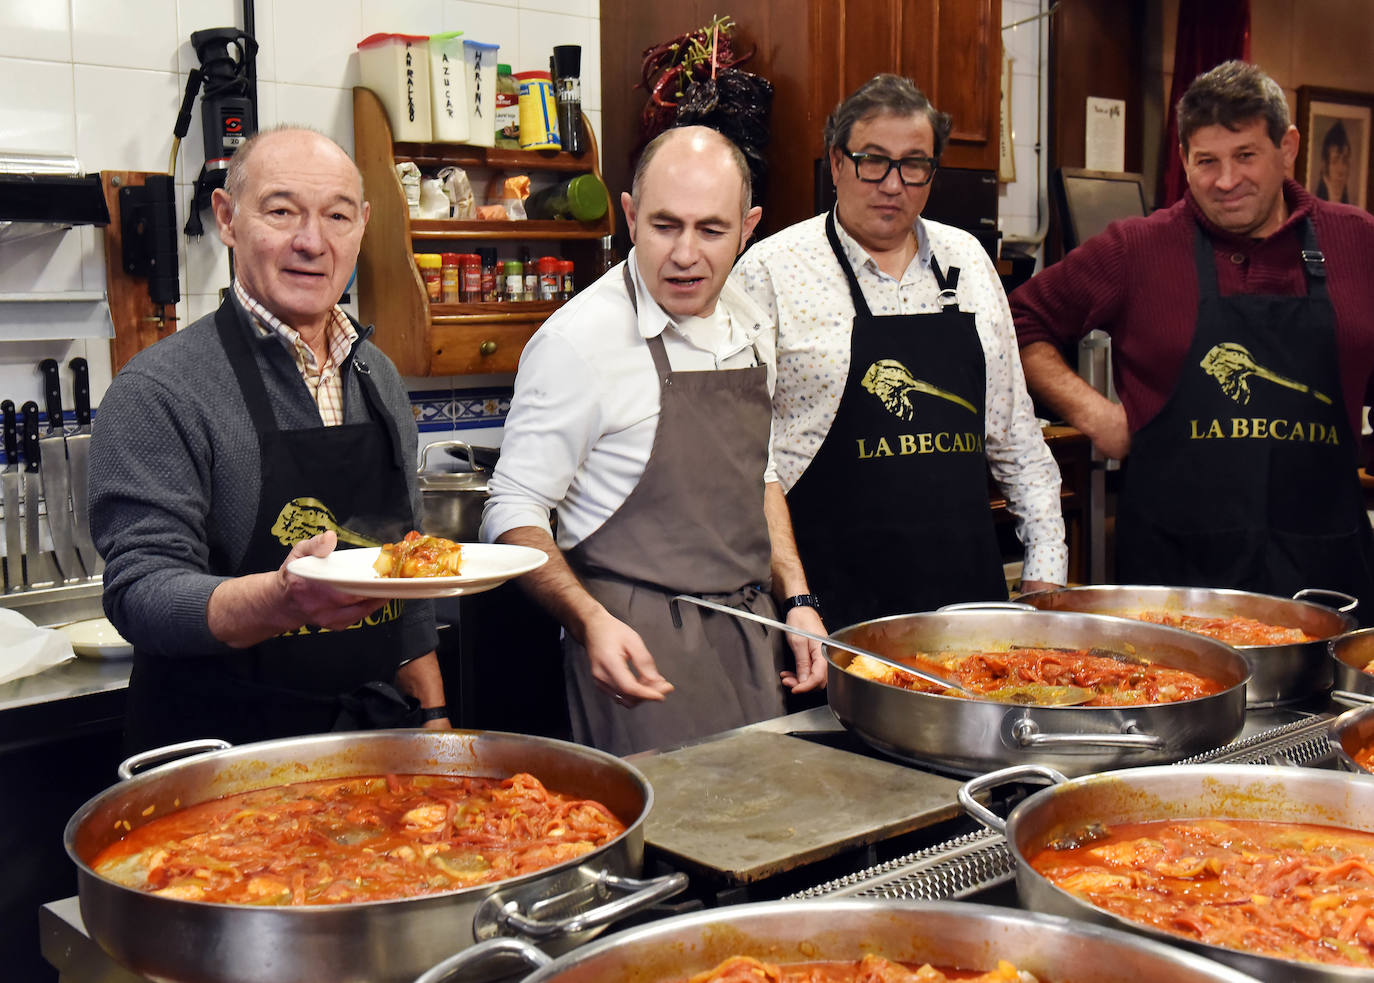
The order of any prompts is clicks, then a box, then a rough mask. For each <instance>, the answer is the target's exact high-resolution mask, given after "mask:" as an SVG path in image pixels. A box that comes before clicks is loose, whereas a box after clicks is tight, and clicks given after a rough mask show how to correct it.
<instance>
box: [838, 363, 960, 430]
mask: <svg viewBox="0 0 1374 983" xmlns="http://www.w3.org/2000/svg"><path fill="white" fill-rule="evenodd" d="M860 385H862V386H863V387H864V388H865V389H867V390H868V391H869V392H871V393H872V394H873V395H874V396H877V397H878V400H879V402H881V403H882V404H883V406H884V407H886V409H887V411H888V412H889V413H891V414H892V415H893V416H895V417H897V418H898V419H902V420H910V419H911V418H912V417H914V416H915V415H916V408H915V407H914V406H912V405H911V394H912V393H925V394H926V395H928V396H938V397H939V398H940V399H947V400H949V401H950V402H951V403H955V404H957V405H959V406H962V407H963V408H964V409H966V410H968V411H969V412H970V413H972V414H974V415H975V416H977V415H978V408H977V407H976V406H974V405H973V404H972V403H970V402H969V401H968V400H966V399H964V398H963V397H962V396H956V395H954V393H952V392H949V391H948V390H945V389H941V388H940V387H939V386H933V385H931V384H930V383H929V382H922V381H921V380H920V379H917V378H916V377H914V376H913V375H912V374H911V373H910V372H909V371H908V370H907V367H906V366H905V365H903V364H902V363H901V362H899V361H897V360H896V359H894V358H881V359H879V360H878V361H876V362H874V363H873V364H872V365H870V366H869V367H868V371H867V372H865V373H864V377H863V381H862V382H861V383H860Z"/></svg>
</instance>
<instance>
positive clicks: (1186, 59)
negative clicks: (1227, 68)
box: [1159, 0, 1250, 208]
mask: <svg viewBox="0 0 1374 983" xmlns="http://www.w3.org/2000/svg"><path fill="white" fill-rule="evenodd" d="M1249 57H1250V0H1178V36H1177V40H1176V41H1175V43H1174V84H1173V88H1172V91H1171V92H1170V93H1169V127H1168V130H1167V131H1166V132H1165V134H1164V146H1163V147H1162V148H1160V154H1159V156H1160V161H1159V207H1160V208H1166V207H1168V206H1169V205H1172V204H1173V203H1174V202H1176V201H1178V200H1179V199H1180V198H1182V197H1183V191H1184V189H1185V188H1186V187H1187V186H1188V182H1187V180H1186V179H1185V177H1184V175H1183V163H1182V162H1181V161H1180V160H1179V159H1178V101H1179V100H1180V99H1182V98H1183V93H1184V92H1185V91H1187V89H1188V86H1189V85H1191V84H1192V81H1193V79H1195V78H1197V77H1198V76H1199V75H1201V74H1202V73H1203V72H1205V71H1207V70H1208V69H1210V68H1215V67H1216V66H1217V65H1220V64H1221V63H1222V62H1224V61H1229V60H1230V59H1232V58H1240V59H1242V60H1244V59H1248V58H1249Z"/></svg>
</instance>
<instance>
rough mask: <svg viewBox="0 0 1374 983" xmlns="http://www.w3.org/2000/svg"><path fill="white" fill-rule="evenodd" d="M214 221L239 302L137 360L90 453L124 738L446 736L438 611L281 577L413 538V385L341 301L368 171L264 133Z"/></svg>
mask: <svg viewBox="0 0 1374 983" xmlns="http://www.w3.org/2000/svg"><path fill="white" fill-rule="evenodd" d="M214 210H215V218H216V221H217V223H218V226H219V232H220V238H221V239H222V240H223V241H224V243H225V244H226V245H227V246H229V247H231V248H233V249H234V251H235V252H234V259H235V279H234V284H233V289H232V290H231V291H230V292H229V294H228V296H226V298H225V299H224V301H223V303H222V304H221V305H220V308H219V310H218V311H216V312H215V313H214V314H212V315H210V316H207V317H204V318H201V319H200V320H199V321H197V322H196V323H194V324H192V325H191V326H190V327H188V328H186V329H185V330H184V331H181V332H178V333H177V334H175V335H173V336H172V337H170V338H167V339H165V340H163V341H161V342H159V343H158V344H156V345H154V346H153V347H152V348H150V349H148V350H147V351H144V352H142V353H140V354H139V355H138V356H136V357H135V358H134V359H132V360H130V362H129V364H128V365H127V366H125V367H124V369H123V370H122V371H121V372H120V373H119V374H118V376H116V378H115V379H114V381H113V383H112V384H111V386H110V389H109V391H108V392H107V393H106V395H105V397H104V399H103V400H102V401H101V405H100V410H99V416H98V420H97V423H96V426H95V432H94V436H93V439H92V444H91V520H92V531H93V533H94V536H95V541H96V546H97V548H98V549H99V550H100V553H101V555H102V556H103V557H104V558H105V560H106V564H107V566H106V570H105V595H104V602H105V611H106V614H108V615H109V617H110V620H111V621H112V622H114V624H115V626H116V627H117V628H118V629H119V631H120V633H121V634H123V635H124V636H125V637H126V638H128V639H129V640H130V641H131V642H132V643H133V644H134V649H135V654H134V668H133V675H132V678H131V680H130V685H129V708H128V713H127V716H126V722H125V736H126V741H125V743H126V746H127V747H128V749H129V750H137V749H141V748H146V747H151V746H154V745H157V744H164V743H169V742H174V741H178V740H185V739H188V738H194V737H222V738H225V739H228V740H231V741H234V742H236V743H241V742H243V741H250V740H259V739H264V738H270V737H278V736H289V735H294V734H305V733H314V732H319V731H326V730H330V729H339V728H352V727H368V726H388V725H405V724H419V723H420V722H421V721H424V722H425V724H426V726H435V727H440V726H447V724H448V720H447V710H446V709H445V708H444V705H443V704H444V694H443V683H442V680H441V678H440V675H439V669H438V661H437V658H436V656H435V653H434V646H435V643H436V632H435V627H434V617H433V611H432V609H431V606H430V605H429V604H428V603H427V602H415V601H410V602H406V603H404V604H402V603H401V602H398V601H381V600H376V599H370V598H361V597H357V596H353V595H349V594H345V593H341V592H339V591H337V590H335V589H333V588H332V587H329V586H327V585H324V584H321V583H319V582H315V581H308V580H304V579H301V578H299V577H296V576H294V575H293V574H291V573H289V572H288V571H287V569H286V567H287V564H288V563H289V562H290V561H291V560H293V559H295V558H297V557H301V556H306V555H315V556H325V555H328V554H329V553H330V552H331V551H332V550H333V549H334V547H335V545H336V544H338V543H339V542H340V541H342V542H344V543H348V544H351V545H376V544H377V543H379V542H382V541H390V540H394V539H399V538H400V537H401V536H402V535H404V533H405V532H406V531H407V530H409V529H412V528H414V527H415V525H416V521H417V516H418V514H419V507H420V505H419V492H418V490H417V488H416V485H415V481H414V474H415V454H416V445H417V439H416V430H415V423H414V417H413V415H412V413H411V409H410V403H409V400H408V398H407V395H406V391H405V387H404V385H403V384H402V381H401V378H400V376H399V375H398V373H397V372H396V369H395V367H394V366H393V365H392V364H391V362H390V361H389V360H388V359H387V357H386V356H385V355H384V354H382V352H381V350H380V349H378V348H377V347H376V346H375V345H373V344H372V343H371V342H369V341H368V340H367V336H368V334H369V333H370V329H360V328H359V327H357V325H355V324H354V323H352V322H351V321H350V319H349V318H348V317H347V316H346V315H345V314H344V313H343V312H342V311H341V310H340V309H339V308H338V306H337V304H336V301H337V300H338V298H339V297H340V296H341V295H342V293H343V290H344V287H345V286H346V284H347V282H348V279H349V276H350V274H351V273H352V270H353V267H354V264H355V262H356V260H357V255H358V248H359V245H360V243H361V241H362V235H363V229H364V227H365V225H366V223H367V218H368V214H369V208H368V205H367V202H366V201H364V199H363V193H362V179H361V176H360V175H359V173H358V170H357V168H356V166H355V165H354V164H353V162H352V160H350V159H349V157H348V156H347V154H345V153H344V151H343V150H342V149H341V148H339V147H338V145H336V144H335V143H333V141H331V140H329V139H328V138H326V137H324V136H322V135H320V134H318V133H314V132H313V131H310V130H304V129H297V128H286V129H280V130H274V131H269V132H265V133H262V134H259V135H258V136H256V137H254V138H253V139H252V140H251V141H249V142H248V143H247V144H245V145H244V146H243V147H241V148H240V149H239V150H238V152H237V153H236V154H235V155H234V157H233V158H232V160H231V164H230V169H229V174H228V177H227V180H226V184H225V188H224V190H222V191H216V192H215V195H214ZM393 684H395V686H397V687H399V690H398V689H396V688H393Z"/></svg>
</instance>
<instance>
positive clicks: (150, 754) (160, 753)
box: [119, 737, 234, 782]
mask: <svg viewBox="0 0 1374 983" xmlns="http://www.w3.org/2000/svg"><path fill="white" fill-rule="evenodd" d="M233 746H234V745H232V744H230V743H229V742H228V741H221V740H220V739H219V738H218V737H203V738H200V739H199V740H195V741H182V742H181V743H180V744H168V745H166V746H164V747H155V748H153V749H152V750H151V751H140V752H139V753H138V754H135V755H131V756H130V757H127V758H125V759H124V760H123V761H121V762H120V763H119V780H120V781H122V782H127V781H128V780H129V779H131V778H133V777H134V774H135V773H136V772H137V771H138V770H139V769H140V768H142V767H143V766H144V765H160V764H162V762H164V761H172V760H174V759H176V758H186V757H189V756H191V755H192V754H201V753H202V752H205V751H224V750H227V749H229V748H231V747H233Z"/></svg>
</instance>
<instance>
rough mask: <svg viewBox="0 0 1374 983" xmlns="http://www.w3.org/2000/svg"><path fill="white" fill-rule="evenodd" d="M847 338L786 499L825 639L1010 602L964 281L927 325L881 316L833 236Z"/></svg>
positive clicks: (980, 371) (949, 278)
mask: <svg viewBox="0 0 1374 983" xmlns="http://www.w3.org/2000/svg"><path fill="white" fill-rule="evenodd" d="M825 231H826V235H827V237H828V238H829V239H830V246H831V248H832V249H833V250H834V253H835V258H836V260H838V261H839V264H840V269H841V270H843V271H844V275H845V279H846V280H847V281H848V283H849V292H850V296H851V297H852V298H853V302H854V325H853V329H852V332H851V340H850V352H849V376H848V378H847V379H846V381H845V388H844V393H843V394H842V395H841V397H840V405H839V408H838V410H837V411H836V413H835V419H834V422H833V423H831V425H830V430H829V432H828V433H827V434H826V436H825V440H824V442H823V443H822V444H821V447H820V450H818V451H817V452H816V456H815V457H814V458H813V459H812V460H811V463H810V464H809V465H808V466H807V468H806V470H805V471H804V472H803V473H802V476H801V477H800V478H799V479H798V480H797V483H796V484H795V485H793V486H792V490H791V491H790V492H788V495H787V505H788V508H789V510H790V511H791V514H792V525H793V528H794V530H795V533H796V538H797V548H798V549H799V550H800V552H801V558H802V563H803V565H804V566H805V568H806V579H807V582H808V584H809V585H810V586H811V588H812V589H813V590H814V591H815V592H816V593H818V594H819V595H820V597H821V603H822V605H823V606H824V614H825V621H826V624H827V626H829V627H830V628H831V629H832V630H833V629H837V628H841V627H844V626H846V625H852V624H856V623H858V622H860V621H866V620H868V619H870V618H878V617H883V616H886V615H891V614H903V613H907V612H914V611H926V610H931V609H933V608H937V607H939V606H940V605H942V604H950V603H953V602H955V601H970V600H1006V599H1007V587H1006V577H1005V574H1004V573H1003V570H1002V556H1001V550H1000V549H999V547H998V544H997V532H996V529H995V527H994V525H993V519H992V510H991V508H990V507H989V505H988V465H987V454H986V452H985V451H984V447H983V435H984V424H983V416H984V406H983V403H984V399H985V393H986V381H985V377H984V361H983V346H982V343H981V342H980V341H979V340H978V331H977V328H976V325H975V319H974V315H973V314H972V313H969V312H966V311H961V310H959V305H958V300H957V298H956V296H955V287H956V285H957V284H958V280H959V270H958V269H951V270H950V271H949V273H948V275H946V274H945V273H943V272H942V271H941V269H940V265H939V263H938V262H936V260H935V257H934V256H932V257H931V262H930V266H931V270H932V272H933V273H934V274H935V280H936V282H937V283H938V284H939V286H940V305H941V306H940V310H939V312H938V313H935V314H898V315H891V316H887V317H875V316H874V315H873V314H872V313H871V311H870V310H869V307H868V302H867V301H866V300H865V299H864V295H863V291H862V290H860V288H859V281H858V278H857V277H856V276H855V275H854V271H853V270H852V269H850V266H849V261H848V259H847V258H846V256H845V253H844V249H843V248H842V247H841V245H840V239H839V236H838V235H837V234H836V231H835V216H834V213H833V212H832V213H831V214H830V215H829V216H828V217H827V218H826V223H825Z"/></svg>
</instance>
